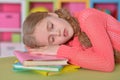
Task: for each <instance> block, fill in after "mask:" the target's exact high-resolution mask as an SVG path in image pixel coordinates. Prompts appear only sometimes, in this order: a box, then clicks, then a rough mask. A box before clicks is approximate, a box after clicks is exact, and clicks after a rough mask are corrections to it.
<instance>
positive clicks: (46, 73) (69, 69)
mask: <svg viewBox="0 0 120 80" xmlns="http://www.w3.org/2000/svg"><path fill="white" fill-rule="evenodd" d="M79 69H80V66H76V65H72V64H69V65H65V66H64V67H63V69H62V70H61V71H59V72H49V71H38V70H33V72H35V73H38V74H40V75H43V76H54V75H60V74H63V73H71V72H76V71H78V70H79Z"/></svg>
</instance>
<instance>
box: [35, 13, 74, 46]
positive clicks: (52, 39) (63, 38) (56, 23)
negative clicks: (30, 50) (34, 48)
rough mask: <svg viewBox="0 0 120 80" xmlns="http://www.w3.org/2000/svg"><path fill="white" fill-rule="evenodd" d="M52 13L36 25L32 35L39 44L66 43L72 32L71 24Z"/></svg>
mask: <svg viewBox="0 0 120 80" xmlns="http://www.w3.org/2000/svg"><path fill="white" fill-rule="evenodd" d="M53 14H54V15H50V16H47V17H46V18H44V19H43V20H42V21H40V22H38V24H37V25H36V28H35V32H34V36H35V38H36V40H37V41H38V43H39V44H40V45H41V46H47V45H59V44H63V43H66V42H67V41H68V40H69V39H71V38H72V36H73V34H74V32H73V28H72V26H71V25H70V24H69V23H68V22H67V21H66V20H64V19H62V18H59V17H58V16H56V15H55V13H53Z"/></svg>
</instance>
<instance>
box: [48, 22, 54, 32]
mask: <svg viewBox="0 0 120 80" xmlns="http://www.w3.org/2000/svg"><path fill="white" fill-rule="evenodd" d="M53 28H54V25H53V24H52V23H50V25H49V26H48V30H49V31H51V30H52V29H53Z"/></svg>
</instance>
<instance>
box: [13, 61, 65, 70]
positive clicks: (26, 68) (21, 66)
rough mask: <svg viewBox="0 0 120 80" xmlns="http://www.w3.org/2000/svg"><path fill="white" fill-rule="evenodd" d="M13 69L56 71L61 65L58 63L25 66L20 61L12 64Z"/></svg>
mask: <svg viewBox="0 0 120 80" xmlns="http://www.w3.org/2000/svg"><path fill="white" fill-rule="evenodd" d="M13 68H14V70H38V71H53V72H57V71H60V70H61V69H62V68H63V66H62V65H58V66H32V67H26V66H23V65H22V64H21V63H20V62H16V63H14V64H13Z"/></svg>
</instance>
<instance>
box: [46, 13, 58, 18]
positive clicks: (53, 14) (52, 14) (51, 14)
mask: <svg viewBox="0 0 120 80" xmlns="http://www.w3.org/2000/svg"><path fill="white" fill-rule="evenodd" d="M48 14H49V15H50V16H54V17H58V15H57V14H56V13H51V12H50V13H48Z"/></svg>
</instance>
